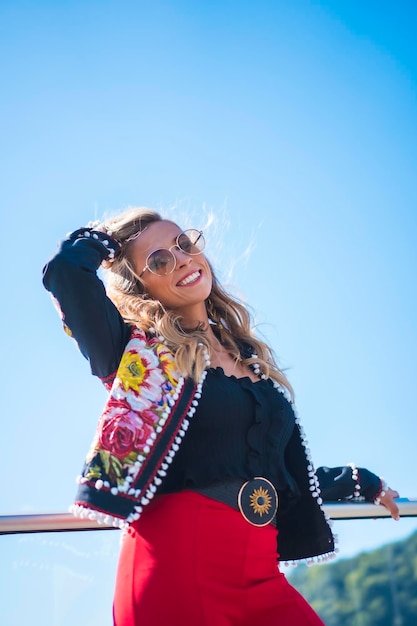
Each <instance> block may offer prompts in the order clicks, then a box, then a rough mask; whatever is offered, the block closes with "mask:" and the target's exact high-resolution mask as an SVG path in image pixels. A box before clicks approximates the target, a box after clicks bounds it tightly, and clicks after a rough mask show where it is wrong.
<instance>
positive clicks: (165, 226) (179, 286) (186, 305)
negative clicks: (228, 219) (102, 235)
mask: <svg viewBox="0 0 417 626" xmlns="http://www.w3.org/2000/svg"><path fill="white" fill-rule="evenodd" d="M181 232H182V230H181V229H180V228H179V227H178V226H177V225H176V224H174V223H173V222H168V221H166V220H162V221H160V222H153V223H152V224H150V225H149V226H148V227H147V228H146V229H145V230H144V231H143V232H142V234H140V235H139V236H138V238H137V239H135V241H134V242H133V244H132V260H133V263H134V265H135V270H136V274H137V275H138V276H140V275H141V274H142V271H143V269H144V267H145V266H146V260H147V257H148V255H149V254H151V252H154V251H155V250H158V249H160V248H171V252H172V253H173V255H174V257H175V259H176V265H175V269H174V271H173V272H171V274H167V275H166V276H158V275H156V274H153V273H152V272H151V271H149V269H148V268H146V269H145V271H144V272H143V274H142V277H141V279H140V280H141V281H142V283H143V285H144V288H145V290H146V292H147V293H148V294H149V295H150V296H151V297H152V298H154V299H155V300H159V301H160V302H161V304H163V305H164V306H165V307H166V308H168V309H172V310H175V311H177V312H178V313H179V314H180V315H182V316H183V318H184V320H187V319H189V320H190V321H205V320H206V318H207V315H206V308H205V304H204V301H205V300H206V298H207V297H208V296H209V295H210V292H211V286H212V277H211V271H210V267H209V264H208V262H207V259H206V257H205V256H204V254H203V253H200V254H196V255H192V256H191V255H189V254H186V253H185V252H183V251H182V250H180V249H179V248H178V247H177V246H176V247H172V246H175V244H176V239H177V237H178V235H179V234H181Z"/></svg>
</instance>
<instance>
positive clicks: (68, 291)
mask: <svg viewBox="0 0 417 626" xmlns="http://www.w3.org/2000/svg"><path fill="white" fill-rule="evenodd" d="M118 250H119V244H118V242H117V241H115V240H113V239H111V238H110V237H108V236H107V235H106V234H104V233H101V232H95V231H93V230H92V229H89V228H84V229H79V230H77V231H74V232H73V233H71V234H70V235H68V236H67V238H66V239H65V240H64V241H63V242H62V243H61V244H60V246H59V249H58V252H57V253H56V254H55V255H54V256H53V257H52V258H51V260H50V261H49V262H48V263H47V264H46V265H45V267H44V268H43V284H44V286H45V288H46V289H47V290H48V291H49V292H50V294H51V296H52V299H53V301H54V304H55V305H56V307H57V309H58V311H59V313H60V315H61V318H62V322H63V325H64V329H65V331H66V332H67V333H68V334H69V335H70V336H71V337H73V338H74V339H75V341H76V342H77V344H78V347H79V349H80V351H81V353H82V354H83V355H84V356H85V358H86V359H88V361H89V363H90V367H91V371H92V373H93V374H94V375H95V376H98V377H99V378H101V379H102V380H104V381H105V380H106V379H107V378H109V377H111V376H112V375H114V372H115V371H116V370H117V367H118V364H119V361H120V358H121V355H122V354H123V350H124V347H125V345H126V343H127V342H128V340H129V337H130V334H131V328H130V326H129V325H128V324H126V323H125V322H124V321H123V319H122V317H121V316H120V314H119V312H118V310H117V309H116V307H115V306H114V304H113V303H112V302H111V300H110V299H109V298H108V297H107V295H106V291H105V288H104V285H103V283H102V281H101V280H100V278H99V277H98V275H97V270H98V268H99V266H100V265H101V263H102V262H103V261H104V260H106V259H110V258H112V257H114V255H115V254H117V252H118Z"/></svg>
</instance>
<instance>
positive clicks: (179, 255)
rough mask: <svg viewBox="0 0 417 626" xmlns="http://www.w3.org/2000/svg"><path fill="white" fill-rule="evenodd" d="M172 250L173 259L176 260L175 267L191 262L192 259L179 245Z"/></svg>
mask: <svg viewBox="0 0 417 626" xmlns="http://www.w3.org/2000/svg"><path fill="white" fill-rule="evenodd" d="M172 252H173V253H174V255H175V259H176V261H177V265H176V266H177V267H185V266H186V265H189V264H190V263H191V260H192V259H191V257H190V255H189V254H187V253H186V252H184V251H183V250H181V248H180V247H178V246H175V248H174V249H173V250H172Z"/></svg>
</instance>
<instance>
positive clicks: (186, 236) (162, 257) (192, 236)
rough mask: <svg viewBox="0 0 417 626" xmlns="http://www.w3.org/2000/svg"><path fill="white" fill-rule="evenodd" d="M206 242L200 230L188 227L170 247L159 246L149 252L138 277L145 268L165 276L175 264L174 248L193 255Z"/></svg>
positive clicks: (200, 250) (199, 250)
mask: <svg viewBox="0 0 417 626" xmlns="http://www.w3.org/2000/svg"><path fill="white" fill-rule="evenodd" d="M205 245H206V242H205V240H204V237H203V232H202V231H201V230H195V229H194V228H190V229H189V230H184V232H183V233H180V234H179V235H178V237H177V238H176V240H175V243H174V245H173V246H171V247H170V248H159V249H158V250H154V251H153V252H151V253H150V254H149V255H148V256H147V258H146V265H145V267H144V268H143V270H142V271H141V273H140V274H139V278H142V276H143V274H144V273H145V271H146V270H149V271H150V272H152V274H156V275H157V276H167V275H168V274H171V273H172V272H173V271H174V269H175V267H176V265H177V258H176V256H175V254H174V253H173V252H172V250H173V249H174V248H178V250H181V252H185V254H189V255H190V256H194V255H196V254H201V252H203V250H204V247H205Z"/></svg>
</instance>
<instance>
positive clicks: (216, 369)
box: [207, 365, 265, 386]
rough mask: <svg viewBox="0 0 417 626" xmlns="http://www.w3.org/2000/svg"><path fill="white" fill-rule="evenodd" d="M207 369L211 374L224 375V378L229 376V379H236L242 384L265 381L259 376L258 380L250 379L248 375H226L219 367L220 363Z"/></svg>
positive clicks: (250, 384) (256, 383)
mask: <svg viewBox="0 0 417 626" xmlns="http://www.w3.org/2000/svg"><path fill="white" fill-rule="evenodd" d="M207 371H208V372H211V373H212V374H216V376H224V377H225V378H230V379H231V380H234V381H237V382H238V383H239V384H241V385H244V386H248V385H249V386H252V385H258V384H259V383H263V382H265V380H262V379H261V378H260V379H259V380H252V379H251V378H250V376H235V375H234V374H230V376H228V375H227V374H225V372H224V369H223V368H222V367H220V365H218V366H217V367H209V368H208V370H207Z"/></svg>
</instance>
